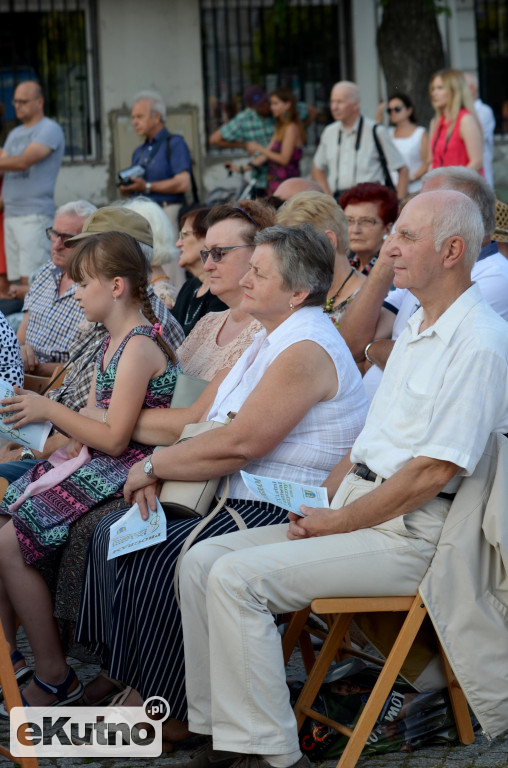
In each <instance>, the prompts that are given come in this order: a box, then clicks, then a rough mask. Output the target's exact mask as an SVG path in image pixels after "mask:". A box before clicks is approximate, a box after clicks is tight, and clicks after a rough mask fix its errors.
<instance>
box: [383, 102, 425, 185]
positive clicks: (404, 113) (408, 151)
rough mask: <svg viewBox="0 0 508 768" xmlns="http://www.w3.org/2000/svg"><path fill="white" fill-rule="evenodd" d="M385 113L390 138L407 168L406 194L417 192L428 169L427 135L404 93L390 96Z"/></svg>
mask: <svg viewBox="0 0 508 768" xmlns="http://www.w3.org/2000/svg"><path fill="white" fill-rule="evenodd" d="M386 111H387V113H388V117H389V119H390V128H389V129H388V130H389V132H390V136H391V137H392V139H393V142H394V144H395V146H396V147H397V149H398V150H399V152H400V154H401V155H402V157H403V158H404V160H405V162H406V165H407V166H408V168H409V186H408V193H409V194H413V193H414V192H419V191H420V189H421V188H422V176H423V175H424V174H425V173H426V172H427V169H428V153H429V136H428V133H427V131H426V130H425V128H423V126H421V125H418V121H417V119H416V116H415V111H414V107H413V104H412V102H411V99H410V98H409V96H406V95H405V94H404V93H398V94H397V95H394V96H390V98H389V99H388V107H387V108H386ZM394 183H396V180H394Z"/></svg>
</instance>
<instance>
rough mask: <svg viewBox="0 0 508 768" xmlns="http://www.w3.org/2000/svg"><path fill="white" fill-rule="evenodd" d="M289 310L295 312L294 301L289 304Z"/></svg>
mask: <svg viewBox="0 0 508 768" xmlns="http://www.w3.org/2000/svg"><path fill="white" fill-rule="evenodd" d="M289 309H290V310H291V312H292V311H293V310H294V306H293V302H292V301H291V302H290V304H289Z"/></svg>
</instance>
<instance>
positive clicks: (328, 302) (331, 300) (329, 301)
mask: <svg viewBox="0 0 508 768" xmlns="http://www.w3.org/2000/svg"><path fill="white" fill-rule="evenodd" d="M354 272H355V268H354V267H351V272H350V273H349V275H348V276H347V277H346V279H345V280H344V282H343V283H342V284H341V286H340V288H339V290H338V291H335V293H334V294H333V296H330V298H329V299H327V300H326V302H325V305H324V307H323V312H331V311H332V309H333V303H334V301H335V299H336V298H337V296H338V295H339V293H340V292H341V291H342V289H343V288H344V286H345V285H346V283H347V281H348V280H349V278H350V277H353V275H354Z"/></svg>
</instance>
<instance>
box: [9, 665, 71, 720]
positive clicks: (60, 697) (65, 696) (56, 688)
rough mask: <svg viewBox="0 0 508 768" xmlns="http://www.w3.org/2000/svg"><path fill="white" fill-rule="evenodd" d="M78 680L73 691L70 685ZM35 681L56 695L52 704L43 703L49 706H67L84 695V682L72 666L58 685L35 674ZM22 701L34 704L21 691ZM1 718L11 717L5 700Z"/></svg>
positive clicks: (45, 690)
mask: <svg viewBox="0 0 508 768" xmlns="http://www.w3.org/2000/svg"><path fill="white" fill-rule="evenodd" d="M76 680H77V681H78V685H77V686H76V687H75V688H74V689H73V690H72V691H69V688H70V686H71V685H72V684H73V683H74V682H75V681H76ZM33 681H34V683H35V685H37V686H38V687H39V688H40V689H41V690H43V691H44V692H45V693H52V694H53V695H54V696H56V701H53V702H52V703H51V704H47V705H43V706H47V707H48V708H49V707H65V706H66V705H67V704H72V703H73V702H74V701H78V700H79V699H81V697H82V696H83V690H84V688H83V683H81V682H80V681H79V680H78V677H77V675H76V673H75V672H74V670H73V669H72V667H69V669H68V672H67V675H66V677H65V680H64V681H63V682H61V683H58V684H57V685H53V684H52V683H45V682H44V680H41V679H40V678H38V677H37V675H34V676H33ZM21 702H22V704H23V706H24V707H30V706H34V705H32V704H30V703H29V702H28V701H27V700H26V699H25V697H24V696H23V692H21ZM0 718H1V719H2V720H8V719H9V713H8V712H7V708H6V706H5V702H4V703H3V704H2V705H1V706H0Z"/></svg>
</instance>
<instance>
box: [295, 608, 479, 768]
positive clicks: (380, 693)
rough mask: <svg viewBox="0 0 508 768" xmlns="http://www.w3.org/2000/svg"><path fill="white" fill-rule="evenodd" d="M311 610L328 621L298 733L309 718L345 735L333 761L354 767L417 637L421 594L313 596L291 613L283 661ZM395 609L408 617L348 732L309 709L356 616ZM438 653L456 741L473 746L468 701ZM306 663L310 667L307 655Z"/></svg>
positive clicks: (301, 701) (299, 706)
mask: <svg viewBox="0 0 508 768" xmlns="http://www.w3.org/2000/svg"><path fill="white" fill-rule="evenodd" d="M310 611H312V612H313V613H315V614H317V615H325V616H330V617H332V618H331V623H330V628H329V632H328V635H327V637H326V639H325V641H324V643H323V646H322V648H321V651H320V652H319V654H318V656H317V658H316V659H315V662H314V663H313V664H312V668H311V669H310V672H309V673H308V678H307V681H306V683H305V685H304V687H303V689H302V691H301V693H300V696H299V698H298V700H297V702H296V704H295V707H294V712H295V716H296V720H297V723H298V730H300V729H301V727H302V725H303V723H304V720H305V718H306V717H311V718H312V719H313V720H317V721H318V722H320V723H323V724H324V725H327V726H329V727H331V728H334V729H335V730H336V731H338V732H339V733H342V734H343V735H345V736H348V737H349V741H348V743H347V745H346V748H345V750H344V752H343V754H342V757H341V758H340V760H339V762H338V763H337V768H354V766H355V765H356V763H357V761H358V758H359V757H360V755H361V752H362V750H363V748H364V746H365V742H366V741H367V739H368V738H369V736H370V734H371V732H372V730H373V728H374V725H375V723H376V720H377V718H378V716H379V714H380V712H381V710H382V707H383V705H384V703H385V701H386V699H387V697H388V695H389V693H390V691H391V689H392V686H393V684H394V682H395V680H396V678H397V675H398V674H399V672H400V670H401V667H402V665H403V663H404V661H405V659H406V656H407V655H408V653H409V650H410V648H411V646H412V644H413V642H414V639H415V638H416V635H417V633H418V630H419V629H420V627H421V625H422V622H423V620H424V618H425V616H426V615H427V609H426V608H425V605H424V603H423V600H422V599H421V597H420V595H419V594H417V595H416V597H415V596H411V597H336V598H316V599H315V600H313V601H312V604H311V605H310V606H309V607H308V608H305V609H304V610H303V611H298V612H297V613H295V614H293V617H292V619H291V621H290V623H289V626H288V629H287V631H286V633H285V635H284V638H283V650H284V657H285V659H286V660H287V659H288V658H289V656H290V655H291V651H292V649H293V647H294V645H295V643H296V642H297V640H298V638H299V637H300V636H301V633H302V632H304V630H305V624H306V621H307V618H308V615H309V612H310ZM394 611H397V612H400V611H403V612H405V613H406V614H407V616H406V619H405V621H404V623H403V625H402V628H401V630H400V632H399V633H398V635H397V638H396V640H395V642H394V644H393V647H392V650H391V651H390V653H389V654H388V656H387V658H386V661H385V662H384V664H383V666H382V669H381V672H380V675H379V678H378V680H377V682H376V684H375V686H374V688H373V690H372V693H371V694H370V696H369V699H368V701H367V703H366V705H365V707H364V710H363V712H362V714H361V715H360V717H359V719H358V722H357V723H356V725H355V727H354V728H353V729H350V728H348V727H346V726H344V725H342V724H341V723H338V722H337V721H335V720H331V719H330V718H328V717H326V716H325V715H323V714H321V713H320V712H316V711H315V710H314V709H312V705H313V703H314V700H315V698H316V696H317V694H318V692H319V689H320V687H321V684H322V682H323V680H324V678H325V676H326V673H327V672H328V669H329V667H330V665H331V663H332V662H333V660H334V658H335V657H336V656H337V653H338V652H339V651H340V649H341V647H342V645H343V643H344V638H345V637H346V634H347V632H348V630H349V626H350V624H351V622H352V620H353V618H354V616H355V614H357V613H369V612H394ZM440 650H441V658H442V661H443V666H444V671H445V676H446V680H447V684H448V692H449V694H450V700H451V705H452V711H453V715H454V718H455V724H456V726H457V732H458V736H459V739H460V741H461V742H462V743H463V744H472V743H473V741H474V732H473V727H472V724H471V718H470V715H469V710H468V706H467V702H466V698H465V696H464V693H463V692H462V689H461V687H460V685H459V683H458V681H457V679H456V677H455V675H454V674H453V671H452V669H451V667H450V664H449V662H448V660H447V658H446V655H445V654H444V652H443V650H442V648H441V646H440ZM350 651H351V649H348V652H350ZM307 664H309V659H308V656H307ZM307 664H306V665H307Z"/></svg>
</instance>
